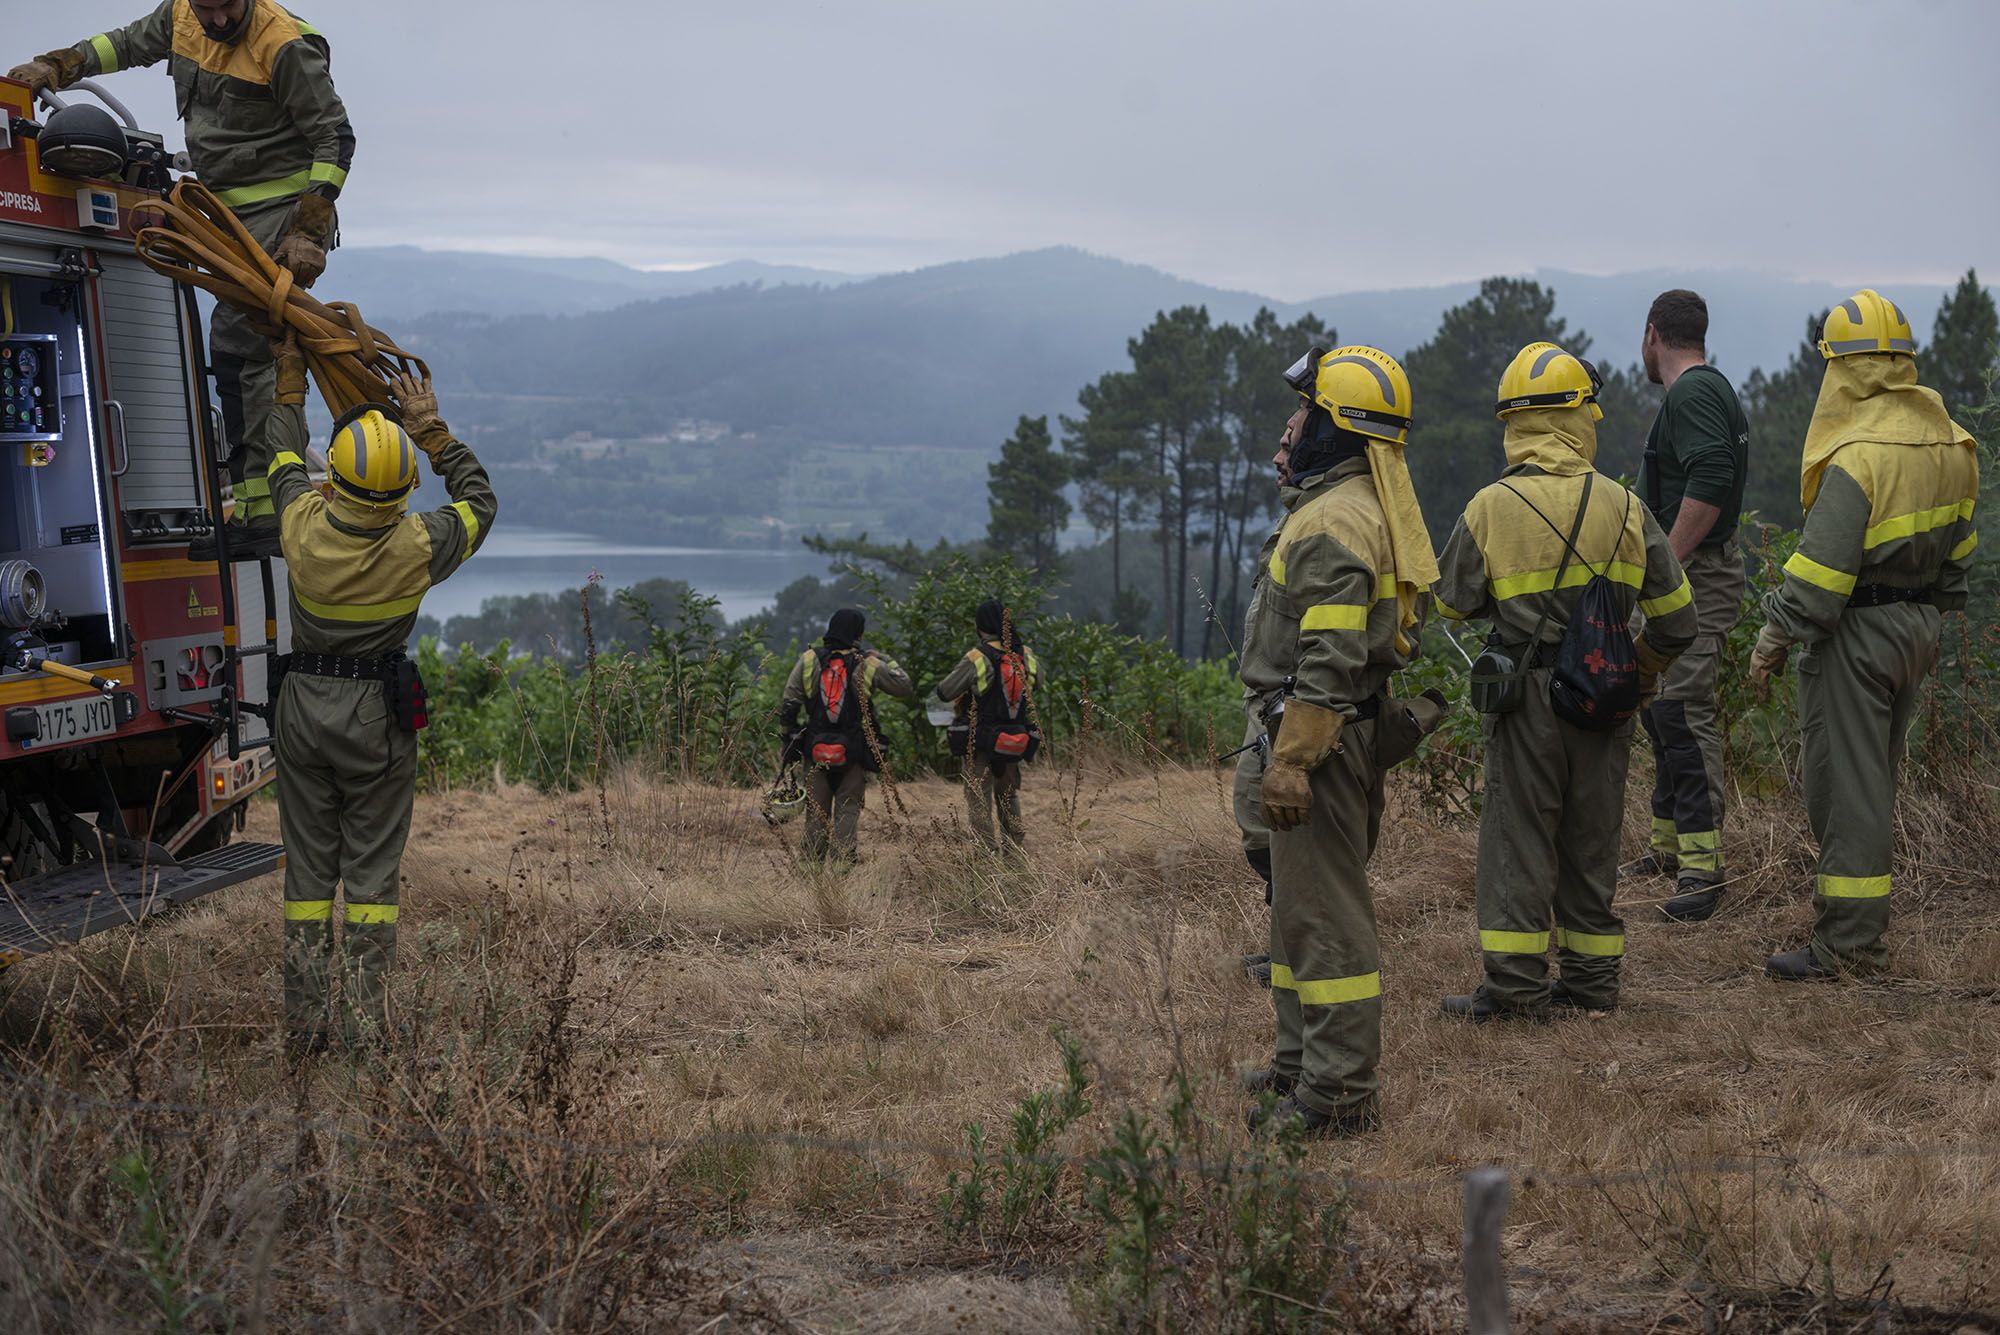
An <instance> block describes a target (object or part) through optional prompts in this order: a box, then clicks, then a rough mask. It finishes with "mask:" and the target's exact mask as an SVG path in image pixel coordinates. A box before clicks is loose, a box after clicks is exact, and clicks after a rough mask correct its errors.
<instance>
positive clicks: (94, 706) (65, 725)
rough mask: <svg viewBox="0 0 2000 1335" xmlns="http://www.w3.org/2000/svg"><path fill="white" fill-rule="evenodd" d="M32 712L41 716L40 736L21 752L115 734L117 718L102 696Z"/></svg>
mask: <svg viewBox="0 0 2000 1335" xmlns="http://www.w3.org/2000/svg"><path fill="white" fill-rule="evenodd" d="M35 712H36V713H37V714H39V715H40V716H41V722H42V726H41V731H40V735H39V736H37V737H36V738H35V739H34V740H33V741H31V742H22V743H21V746H22V747H23V748H24V749H32V748H34V747H37V746H61V745H62V744H63V743H65V742H80V741H83V740H84V739H85V738H89V737H102V736H104V735H105V734H107V733H113V732H116V731H118V719H117V716H116V715H115V714H114V713H113V712H112V709H111V701H110V700H109V699H107V698H106V697H104V696H98V697H96V698H94V699H89V700H64V701H62V702H60V703H58V704H53V705H42V706H40V707H39V708H37V709H36V711H35Z"/></svg>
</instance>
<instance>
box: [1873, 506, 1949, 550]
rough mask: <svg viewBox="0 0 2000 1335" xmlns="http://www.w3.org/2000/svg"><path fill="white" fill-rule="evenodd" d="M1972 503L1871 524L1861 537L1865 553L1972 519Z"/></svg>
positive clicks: (1937, 507) (1936, 508)
mask: <svg viewBox="0 0 2000 1335" xmlns="http://www.w3.org/2000/svg"><path fill="white" fill-rule="evenodd" d="M1972 504H1973V503H1972V501H1971V500H1970V499H1969V498H1968V499H1966V500H1963V501H1954V502H1953V503H1952V504H1950V505H1939V506H1934V507H1932V508H1931V509H1929V510H1918V511H1915V512H1914V513H1912V514H1906V515H1897V516H1896V517H1895V518H1893V519H1885V520H1883V521H1882V522H1881V523H1879V524H1870V525H1869V526H1868V529H1867V531H1866V532H1864V533H1863V534H1862V535H1861V546H1862V549H1863V550H1864V551H1866V550H1872V549H1873V548H1876V547H1880V546H1881V545H1882V544H1883V543H1885V542H1894V541H1895V540H1896V539H1898V538H1913V537H1915V536H1916V535H1917V534H1919V533H1929V532H1930V531H1931V530H1932V529H1936V528H1944V527H1945V526H1947V525H1949V524H1956V523H1957V522H1958V521H1959V520H1961V519H1970V518H1972Z"/></svg>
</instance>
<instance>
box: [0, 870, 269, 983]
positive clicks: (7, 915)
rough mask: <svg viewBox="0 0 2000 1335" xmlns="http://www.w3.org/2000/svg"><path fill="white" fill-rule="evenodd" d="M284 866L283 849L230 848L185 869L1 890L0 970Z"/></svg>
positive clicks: (55, 878) (76, 875) (51, 878)
mask: <svg viewBox="0 0 2000 1335" xmlns="http://www.w3.org/2000/svg"><path fill="white" fill-rule="evenodd" d="M284 865H285V850H284V848H283V847H282V846H280V845H278V844H249V843H244V844H225V845H224V846H223V847H221V848H218V849H215V850H214V851H212V852H208V853H203V854H201V855H199V856H197V857H192V858H189V859H188V860H187V861H186V862H183V863H180V864H179V865H178V866H161V865H150V866H148V865H141V864H138V863H108V862H82V863H78V864H76V865H74V866H69V867H62V868H59V869H58V870H56V871H52V872H46V873H44V874H43V875H40V876H33V877H30V878H28V879H27V880H25V881H17V882H13V883H10V884H8V885H7V886H5V887H4V888H0V968H4V967H5V966H7V965H9V964H13V963H15V962H16V961H18V960H19V959H20V958H21V957H22V956H24V955H35V954H39V953H41V952H42V951H45V950H49V949H51V948H53V947H55V946H59V945H65V944H68V943H70V942H72V941H81V940H82V939H83V938H84V937H86V936H90V935H92V934H94V933H97V932H105V931H109V930H111V929H112V928H114V927H124V926H127V925H130V924H133V923H138V922H143V921H144V920H145V919H147V918H150V917H154V916H156V915H158V914H160V913H162V912H164V911H166V910H168V909H171V908H174V907H177V906H178V905H181V904H186V903H189V902H190V901H192V900H196V899H199V898H201V897H202V896H203V895H206V894H211V893H213V892H214V891H217V890H221V889H224V888H226V887H228V886H232V885H237V884H239V883H241V882H243V881H248V880H251V879H253V878H255V877H258V876H262V875H264V874H265V873H266V872H271V871H276V870H277V869H278V868H280V867H282V866H284Z"/></svg>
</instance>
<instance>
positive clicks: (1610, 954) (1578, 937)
mask: <svg viewBox="0 0 2000 1335" xmlns="http://www.w3.org/2000/svg"><path fill="white" fill-rule="evenodd" d="M1556 945H1557V947H1558V948H1560V949H1562V950H1567V951H1569V952H1570V953H1571V954H1573V955H1592V956H1595V957H1597V958H1598V959H1616V958H1617V957H1618V956H1620V955H1623V954H1624V953H1625V934H1624V933H1623V932H1620V933H1619V934H1618V935H1617V936H1592V935H1591V934H1590V933H1589V932H1572V931H1570V930H1569V929H1568V928H1566V927H1558V928H1556Z"/></svg>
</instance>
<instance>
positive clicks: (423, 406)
mask: <svg viewBox="0 0 2000 1335" xmlns="http://www.w3.org/2000/svg"><path fill="white" fill-rule="evenodd" d="M389 392H390V393H391V394H393V395H394V396H395V399H396V407H397V408H398V409H399V410H401V412H402V414H403V430H405V431H407V432H409V433H410V434H411V435H412V436H414V437H416V440H417V444H418V445H419V446H421V447H422V449H423V451H424V453H425V454H435V453H436V452H437V451H438V449H439V447H440V446H442V445H443V444H444V443H445V442H446V441H448V440H450V439H451V428H449V427H447V426H446V425H445V424H444V419H443V418H442V417H439V416H438V396H437V393H436V391H434V390H432V389H431V378H430V377H429V376H427V375H425V376H415V375H401V374H399V375H393V376H390V377H389Z"/></svg>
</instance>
